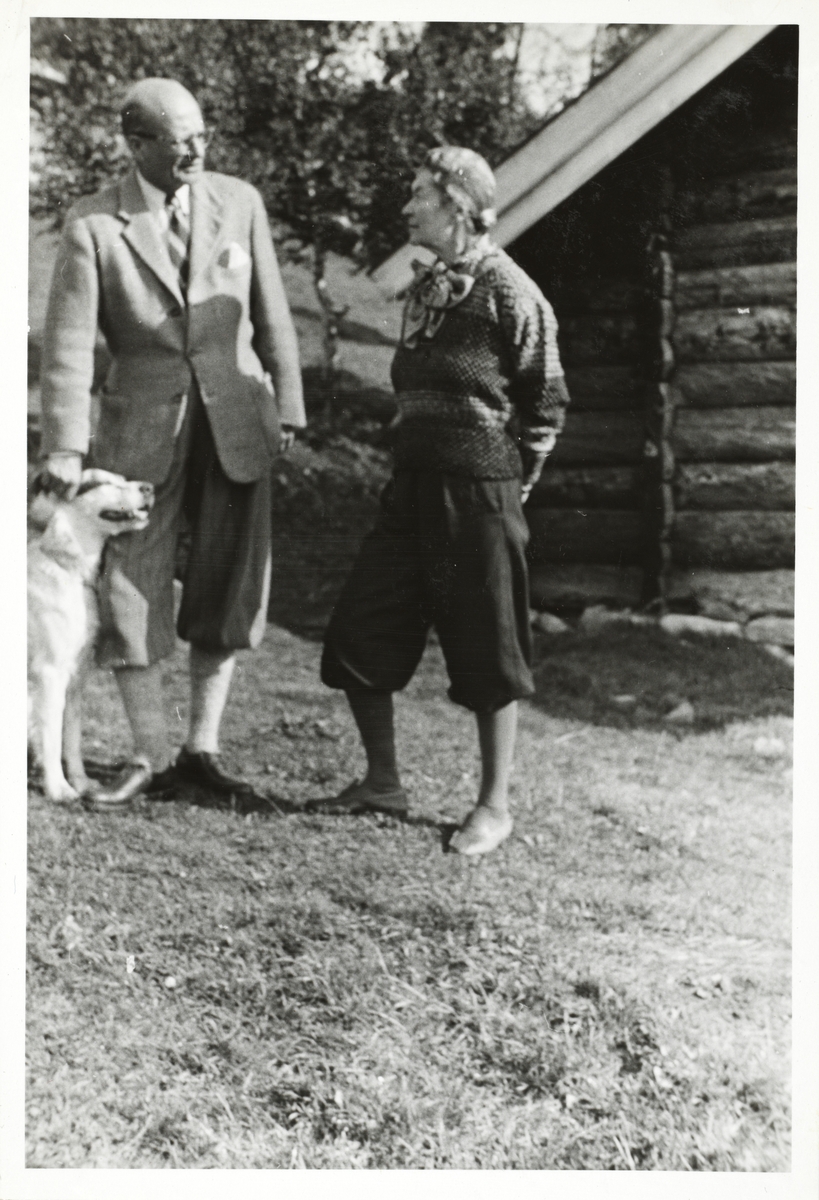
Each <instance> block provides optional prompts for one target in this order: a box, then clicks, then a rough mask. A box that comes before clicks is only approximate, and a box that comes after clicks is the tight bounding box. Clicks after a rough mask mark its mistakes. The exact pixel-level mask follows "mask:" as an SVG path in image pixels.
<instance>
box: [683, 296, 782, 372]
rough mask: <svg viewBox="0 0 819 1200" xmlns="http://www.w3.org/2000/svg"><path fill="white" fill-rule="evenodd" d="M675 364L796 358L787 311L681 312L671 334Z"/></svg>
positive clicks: (712, 309) (763, 309) (697, 310)
mask: <svg viewBox="0 0 819 1200" xmlns="http://www.w3.org/2000/svg"><path fill="white" fill-rule="evenodd" d="M673 342H674V350H675V353H676V356H677V361H678V363H690V362H751V361H757V360H759V359H764V360H767V361H770V360H771V359H774V360H775V359H792V358H795V357H796V314H795V313H794V311H793V309H791V308H783V307H781V306H780V307H774V306H770V307H754V308H750V309H749V310H743V309H737V308H700V309H691V310H689V311H688V312H681V313H680V314H679V316H678V317H677V323H676V325H675V326H674V334H673Z"/></svg>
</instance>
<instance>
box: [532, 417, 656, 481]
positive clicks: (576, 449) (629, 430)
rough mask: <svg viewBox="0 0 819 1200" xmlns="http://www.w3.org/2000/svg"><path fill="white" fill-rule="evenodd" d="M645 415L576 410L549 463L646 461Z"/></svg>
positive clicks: (623, 463) (607, 464)
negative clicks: (644, 459)
mask: <svg viewBox="0 0 819 1200" xmlns="http://www.w3.org/2000/svg"><path fill="white" fill-rule="evenodd" d="M644 443H645V437H644V422H643V418H642V416H640V415H639V414H636V413H634V414H632V413H615V412H588V413H583V412H572V411H571V409H570V410H569V413H568V415H567V417H566V424H565V427H564V429H563V432H562V433H561V434H560V436H559V437H558V439H557V443H556V445H555V448H554V450H553V451H552V454H551V455H550V457H549V464H550V465H553V466H555V467H561V466H584V467H585V466H616V465H626V464H637V463H639V462H641V461H642V457H643V446H644Z"/></svg>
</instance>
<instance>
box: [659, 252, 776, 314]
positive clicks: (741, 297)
mask: <svg viewBox="0 0 819 1200" xmlns="http://www.w3.org/2000/svg"><path fill="white" fill-rule="evenodd" d="M674 302H675V304H676V306H677V310H678V311H682V310H683V309H686V308H728V307H729V306H731V305H733V306H736V307H741V308H748V307H749V306H750V305H752V304H778V305H785V306H787V307H790V308H793V307H794V306H795V305H796V263H793V262H784V263H757V264H756V265H754V266H751V267H711V268H709V269H707V270H703V271H679V272H678V274H677V279H676V289H675V293H674Z"/></svg>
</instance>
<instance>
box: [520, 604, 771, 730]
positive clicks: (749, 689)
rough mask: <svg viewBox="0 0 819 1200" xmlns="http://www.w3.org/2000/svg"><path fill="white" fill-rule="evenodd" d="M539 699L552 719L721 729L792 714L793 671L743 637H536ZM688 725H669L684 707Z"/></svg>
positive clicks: (648, 632)
mask: <svg viewBox="0 0 819 1200" xmlns="http://www.w3.org/2000/svg"><path fill="white" fill-rule="evenodd" d="M535 685H536V688H537V692H536V694H535V695H534V696H533V697H532V701H531V703H533V704H534V705H535V706H536V707H537V708H539V709H541V710H542V711H543V712H546V713H548V714H549V716H553V717H560V718H563V719H565V718H567V717H568V718H574V719H575V720H579V721H586V722H589V723H590V724H593V725H607V726H611V727H613V728H616V729H642V728H658V727H662V728H666V729H669V730H677V731H678V732H680V733H686V732H702V731H705V730H709V729H720V728H722V727H723V726H725V725H726V724H728V723H729V722H732V721H747V720H751V719H753V718H758V717H769V716H775V715H781V716H790V715H791V713H792V711H793V671H792V669H791V668H790V666H788V665H787V664H786V663H783V662H781V661H779V660H778V659H775V658H773V657H772V656H771V655H769V654H768V653H767V652H766V651H764V650H763V649H762V648H761V647H760V646H756V645H753V644H752V643H750V642H743V641H740V640H739V639H736V638H724V639H722V638H710V637H709V638H695V637H691V638H690V639H689V638H685V639H683V638H674V637H671V636H669V635H668V634H666V633H664V632H663V631H662V630H661V629H650V628H643V629H634V628H629V627H624V628H617V627H610V628H609V629H607V630H605V631H604V632H602V633H600V634H597V635H595V636H590V637H589V636H582V637H581V636H580V635H576V634H572V633H569V634H562V635H561V636H560V637H546V636H543V635H537V636H536V638H535ZM686 700H687V701H688V702H689V703H690V704H691V705H692V707H693V710H694V712H693V720H692V721H691V722H690V723H689V724H676V723H672V722H668V721H666V720H665V718H666V716H667V715H668V713H669V712H671V711H672V710H673V709H674V708H676V707H677V706H678V705H679V704H681V703H683V702H684V701H686Z"/></svg>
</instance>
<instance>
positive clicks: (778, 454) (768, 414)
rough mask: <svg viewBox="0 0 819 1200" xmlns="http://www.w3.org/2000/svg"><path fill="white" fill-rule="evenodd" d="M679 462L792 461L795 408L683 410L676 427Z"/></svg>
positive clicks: (794, 446)
mask: <svg viewBox="0 0 819 1200" xmlns="http://www.w3.org/2000/svg"><path fill="white" fill-rule="evenodd" d="M673 441H674V455H675V457H676V459H677V461H678V462H706V463H711V462H775V461H777V460H780V459H785V460H789V461H792V460H793V458H794V456H795V453H796V409H795V408H784V407H782V408H712V409H702V408H700V409H696V408H682V409H680V410H679V411H678V413H677V419H676V422H675V424H674V438H673Z"/></svg>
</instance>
